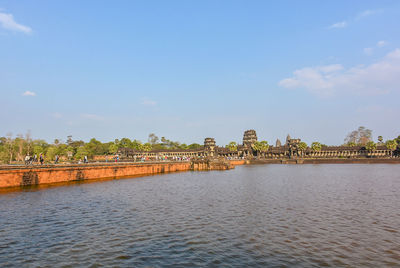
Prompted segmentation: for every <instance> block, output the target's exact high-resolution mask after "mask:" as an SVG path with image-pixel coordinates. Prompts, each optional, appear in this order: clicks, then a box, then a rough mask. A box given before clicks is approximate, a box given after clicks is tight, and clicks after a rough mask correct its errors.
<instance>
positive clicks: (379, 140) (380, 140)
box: [378, 136, 383, 144]
mask: <svg viewBox="0 0 400 268" xmlns="http://www.w3.org/2000/svg"><path fill="white" fill-rule="evenodd" d="M378 142H379V143H380V144H382V143H383V137H382V136H378Z"/></svg>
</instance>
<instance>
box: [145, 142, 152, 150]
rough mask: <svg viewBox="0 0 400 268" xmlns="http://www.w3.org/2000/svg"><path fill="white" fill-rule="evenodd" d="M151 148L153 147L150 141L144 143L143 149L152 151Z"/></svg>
mask: <svg viewBox="0 0 400 268" xmlns="http://www.w3.org/2000/svg"><path fill="white" fill-rule="evenodd" d="M151 149H152V147H151V144H150V143H148V142H146V143H145V144H143V151H145V152H149V151H151Z"/></svg>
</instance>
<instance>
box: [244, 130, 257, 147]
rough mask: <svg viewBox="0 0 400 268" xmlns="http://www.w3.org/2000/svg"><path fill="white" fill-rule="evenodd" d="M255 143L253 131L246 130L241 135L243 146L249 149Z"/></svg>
mask: <svg viewBox="0 0 400 268" xmlns="http://www.w3.org/2000/svg"><path fill="white" fill-rule="evenodd" d="M256 141H257V134H256V131H255V130H254V129H250V130H246V131H245V132H244V134H243V146H246V147H251V145H253V144H254V142H256Z"/></svg>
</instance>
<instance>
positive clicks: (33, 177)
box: [0, 162, 190, 188]
mask: <svg viewBox="0 0 400 268" xmlns="http://www.w3.org/2000/svg"><path fill="white" fill-rule="evenodd" d="M188 170H190V163H189V162H179V163H140V164H132V163H129V164H126V163H117V164H114V163H113V164H89V165H87V164H85V165H60V166H35V167H31V168H25V167H19V168H2V169H0V188H5V187H20V186H30V185H39V184H51V183H60V182H69V181H83V180H93V179H108V178H110V179H115V178H123V177H132V176H141V175H151V174H158V173H167V172H176V171H188Z"/></svg>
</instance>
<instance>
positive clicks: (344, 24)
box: [329, 21, 347, 29]
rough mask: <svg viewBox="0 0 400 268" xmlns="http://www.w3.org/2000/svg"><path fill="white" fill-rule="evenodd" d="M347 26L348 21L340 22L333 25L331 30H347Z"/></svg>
mask: <svg viewBox="0 0 400 268" xmlns="http://www.w3.org/2000/svg"><path fill="white" fill-rule="evenodd" d="M346 26H347V22H346V21H340V22H337V23H334V24H332V25H331V26H330V27H329V28H330V29H333V28H345V27H346Z"/></svg>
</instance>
